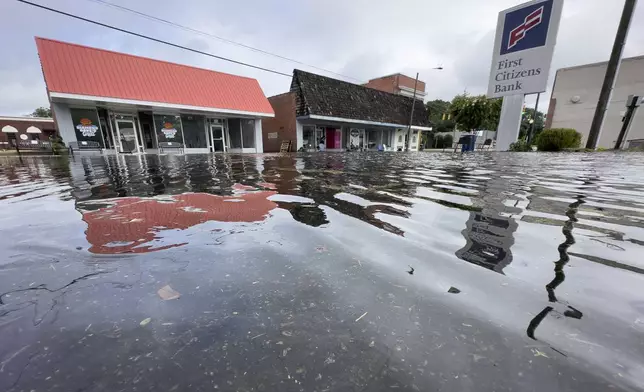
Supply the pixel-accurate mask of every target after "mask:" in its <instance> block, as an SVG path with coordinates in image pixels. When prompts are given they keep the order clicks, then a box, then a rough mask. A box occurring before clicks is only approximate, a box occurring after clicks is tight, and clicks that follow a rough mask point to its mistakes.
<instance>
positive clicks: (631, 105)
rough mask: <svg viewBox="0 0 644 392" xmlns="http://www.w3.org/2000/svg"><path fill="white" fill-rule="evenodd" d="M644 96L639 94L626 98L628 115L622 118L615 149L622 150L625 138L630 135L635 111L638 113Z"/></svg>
mask: <svg viewBox="0 0 644 392" xmlns="http://www.w3.org/2000/svg"><path fill="white" fill-rule="evenodd" d="M641 99H642V97H640V96H638V95H630V96H629V97H628V99H627V100H626V115H624V118H623V119H622V122H623V124H622V129H621V130H620V131H619V136H617V142H616V143H615V150H621V149H622V145H623V144H624V140H625V139H626V136H627V135H628V131H629V130H630V128H631V125H633V121H634V118H635V113H637V108H638V107H639V106H640V100H641Z"/></svg>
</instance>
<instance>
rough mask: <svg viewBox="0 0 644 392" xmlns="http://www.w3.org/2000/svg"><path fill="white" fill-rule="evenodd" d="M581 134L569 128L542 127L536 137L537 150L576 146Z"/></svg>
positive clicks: (559, 149) (579, 142) (557, 149)
mask: <svg viewBox="0 0 644 392" xmlns="http://www.w3.org/2000/svg"><path fill="white" fill-rule="evenodd" d="M580 144H581V134H580V133H579V132H577V131H576V130H574V129H570V128H553V129H544V130H543V131H542V132H541V133H540V134H539V136H538V137H537V147H538V148H539V151H561V150H563V149H566V148H578V147H579V145H580Z"/></svg>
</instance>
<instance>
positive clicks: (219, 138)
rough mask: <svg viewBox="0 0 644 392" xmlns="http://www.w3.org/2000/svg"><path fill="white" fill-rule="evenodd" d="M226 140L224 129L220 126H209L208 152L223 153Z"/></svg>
mask: <svg viewBox="0 0 644 392" xmlns="http://www.w3.org/2000/svg"><path fill="white" fill-rule="evenodd" d="M225 146H226V138H225V136H224V127H223V126H221V125H215V124H212V125H210V152H225V151H226V148H225Z"/></svg>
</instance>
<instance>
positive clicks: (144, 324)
mask: <svg viewBox="0 0 644 392" xmlns="http://www.w3.org/2000/svg"><path fill="white" fill-rule="evenodd" d="M150 321H152V318H150V317H148V318H146V319H145V320H143V321H141V322H140V323H139V325H140V326H142V327H145V326H146V325H148V324H150Z"/></svg>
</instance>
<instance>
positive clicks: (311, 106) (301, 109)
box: [291, 69, 430, 127]
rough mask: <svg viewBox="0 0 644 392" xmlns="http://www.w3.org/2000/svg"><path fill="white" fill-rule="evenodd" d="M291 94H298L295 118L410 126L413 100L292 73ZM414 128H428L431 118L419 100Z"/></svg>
mask: <svg viewBox="0 0 644 392" xmlns="http://www.w3.org/2000/svg"><path fill="white" fill-rule="evenodd" d="M291 92H293V93H295V99H296V110H295V114H296V116H298V117H299V116H309V115H318V116H328V117H340V118H346V119H349V120H362V121H374V122H382V123H390V124H400V125H408V124H409V116H410V114H411V105H412V99H411V98H408V97H405V96H402V95H396V94H390V93H386V92H384V91H380V90H375V89H372V88H369V87H364V86H360V85H357V84H353V83H348V82H344V81H342V80H337V79H332V78H328V77H326V76H321V75H316V74H312V73H309V72H304V71H301V70H299V69H296V70H294V71H293V80H292V82H291ZM412 125H416V126H421V127H429V126H430V124H429V115H428V113H427V109H426V108H425V105H424V104H423V101H422V100H419V99H417V100H416V105H415V107H414V121H413V124H412Z"/></svg>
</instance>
